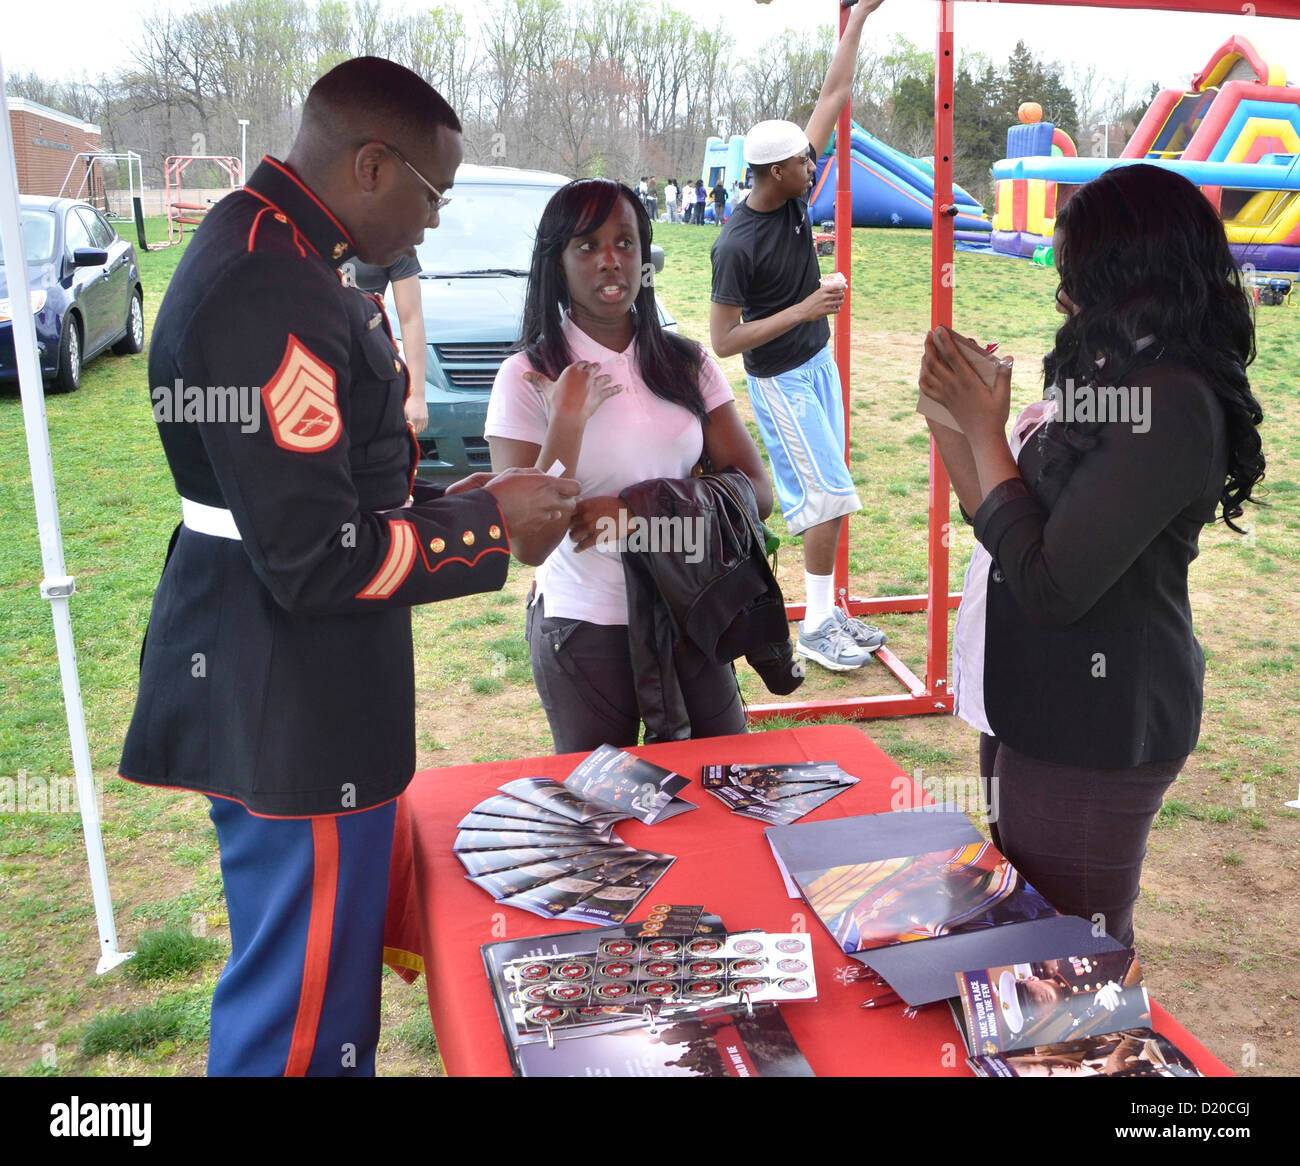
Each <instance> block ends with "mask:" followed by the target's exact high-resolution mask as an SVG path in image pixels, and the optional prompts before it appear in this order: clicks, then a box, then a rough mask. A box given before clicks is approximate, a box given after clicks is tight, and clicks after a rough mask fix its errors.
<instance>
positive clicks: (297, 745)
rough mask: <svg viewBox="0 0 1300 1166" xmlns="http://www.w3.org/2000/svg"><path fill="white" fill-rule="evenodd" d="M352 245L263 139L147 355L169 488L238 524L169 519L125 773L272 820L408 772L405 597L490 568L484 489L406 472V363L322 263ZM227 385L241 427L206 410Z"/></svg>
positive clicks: (409, 458)
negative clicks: (208, 527) (453, 489)
mask: <svg viewBox="0 0 1300 1166" xmlns="http://www.w3.org/2000/svg"><path fill="white" fill-rule="evenodd" d="M354 253H355V252H354V247H353V244H352V240H351V239H350V238H349V236H348V233H347V231H346V230H345V229H344V228H343V227H342V226H341V225H340V224H339V223H338V221H337V220H336V219H335V218H334V216H333V215H331V214H330V212H329V210H328V209H327V208H326V207H325V206H324V205H323V204H322V203H320V202H319V201H318V200H317V199H316V197H315V196H314V195H313V194H312V192H311V191H310V190H309V189H307V187H306V186H305V185H303V183H302V182H301V181H300V180H299V179H298V178H297V176H296V175H295V174H294V173H293V172H292V171H291V170H290V169H289V168H288V167H286V166H284V165H282V164H281V163H279V162H276V161H275V160H274V159H270V158H268V159H266V160H265V161H263V163H262V164H261V166H259V167H258V169H257V171H256V172H255V173H254V174H253V176H252V178H251V179H250V180H249V182H248V184H247V186H246V187H245V188H244V189H243V190H242V191H237V192H235V193H233V194H230V195H227V196H226V197H225V198H223V199H222V200H221V202H219V203H218V204H217V205H216V207H215V208H214V209H213V210H212V211H211V213H210V214H209V215H208V216H207V219H206V220H205V221H204V223H203V225H202V226H201V227H200V228H199V230H198V231H197V232H196V234H195V236H194V238H193V240H192V241H191V243H190V245H189V248H188V250H187V251H186V253H185V255H184V257H183V258H182V259H181V262H180V264H179V265H178V267H177V269H176V274H175V276H174V277H173V279H172V283H171V286H170V288H169V289H168V291H167V296H166V299H165V300H164V302H163V305H162V309H161V311H160V312H159V314H158V319H157V324H156V326H155V328H154V332H153V337H152V341H151V344H150V352H149V383H150V385H152V386H154V400H155V418H157V419H158V431H159V435H160V437H161V438H162V443H163V449H164V451H165V453H166V455H167V461H168V464H169V465H170V467H171V471H172V477H173V479H174V480H175V483H176V489H177V491H178V492H179V493H180V495H181V496H182V498H185V499H189V500H191V501H193V502H196V503H201V504H204V505H206V506H210V507H217V508H220V509H222V510H229V511H230V512H231V514H232V515H233V519H234V523H235V526H236V527H237V528H238V533H239V536H240V537H239V538H238V539H233V538H225V537H220V536H219V535H215V534H208V533H199V532H198V531H197V530H194V529H191V527H190V526H188V525H183V526H181V527H180V528H179V529H178V532H177V536H176V537H175V539H174V544H173V550H172V553H171V555H170V557H169V559H168V561H167V565H166V567H165V569H164V571H163V575H162V580H161V582H160V583H159V585H158V590H157V593H156V595H155V596H154V603H153V612H152V615H151V616H150V622H149V628H148V633H147V636H146V642H145V647H144V651H143V653H142V660H141V674H140V692H139V697H138V700H137V703H136V708H135V714H134V716H133V718H132V720H131V726H130V729H129V730H128V733H127V738H126V745H125V750H124V754H123V758H122V764H121V773H122V775H123V776H124V777H128V778H131V779H133V780H137V781H143V782H147V783H151V784H157V785H169V786H180V787H183V788H187V789H194V790H200V791H203V792H205V793H209V794H215V795H218V796H224V797H232V798H235V799H237V800H239V801H240V802H242V803H243V804H244V805H245V806H246V807H247V808H248V809H249V810H251V811H253V812H254V813H258V814H266V815H272V816H280V815H284V816H299V815H312V814H325V813H340V812H347V811H349V810H356V809H365V808H368V807H370V806H374V805H378V804H380V803H382V802H384V801H387V800H389V799H391V798H393V797H394V796H396V795H397V794H398V793H400V792H401V790H402V789H403V788H404V787H405V786H406V784H407V782H408V781H409V780H410V778H411V775H412V773H413V771H414V768H415V694H414V678H413V669H412V652H411V616H410V608H411V605H412V604H416V603H426V602H429V601H430V600H436V599H447V598H450V597H453V596H459V595H467V594H470V593H473V592H479V591H488V590H495V589H497V588H499V587H500V586H501V585H502V583H503V582H504V581H505V577H506V569H507V566H508V563H509V558H510V555H509V542H508V538H507V534H506V530H505V522H504V520H503V518H502V516H501V511H500V509H499V507H498V506H497V504H496V501H495V500H494V499H493V498H492V496H491V495H490V494H488V493H487V492H486V491H483V490H473V491H469V492H466V493H464V494H460V495H457V496H455V497H452V498H443V497H442V496H441V494H442V492H441V490H440V489H438V488H436V487H431V486H428V485H427V484H425V483H416V482H415V479H414V475H415V466H416V461H417V459H418V447H417V445H416V443H415V439H414V436H413V435H412V433H411V430H410V428H409V426H408V425H407V424H406V420H405V418H404V416H403V403H404V400H405V397H406V393H407V388H408V378H407V375H406V369H405V367H404V366H403V364H402V363H401V361H400V360H399V359H398V355H397V351H396V348H395V346H394V344H393V340H392V335H391V333H390V331H389V329H388V323H387V319H386V317H385V316H384V313H383V310H382V308H381V307H380V305H379V304H378V302H377V301H376V300H375V299H373V298H371V297H369V296H367V295H365V294H364V293H363V292H361V291H359V290H357V289H356V288H349V287H344V286H343V285H342V283H341V281H340V279H339V276H338V273H337V271H336V268H337V266H338V264H339V263H340V262H341V261H343V260H344V259H346V258H348V257H349V256H350V255H352V254H354ZM220 388H224V389H226V390H227V392H226V394H225V396H224V398H223V397H222V396H221V395H220V394H219V393H217V392H214V391H213V390H214V389H220ZM231 388H234V389H235V390H236V392H235V393H234V394H231V393H230V392H229V390H230V389H231ZM159 390H163V392H161V393H160V391H159ZM168 394H171V395H170V396H168ZM182 394H183V395H182ZM241 395H242V396H241ZM237 399H244V400H253V401H255V402H256V404H257V406H258V410H257V413H258V415H257V417H256V419H255V421H254V422H253V423H252V424H249V423H248V422H247V420H243V419H241V418H240V416H239V415H238V410H237V409H234V408H230V409H229V410H224V409H222V408H220V407H219V404H218V403H219V402H220V401H222V400H225V401H227V402H229V401H232V400H237ZM159 401H163V402H171V403H177V402H184V403H185V404H184V407H182V408H179V409H171V408H167V409H159V408H158V407H157V403H158V402H159ZM223 412H224V413H225V414H226V415H225V416H224V417H223V416H222V413H223ZM231 413H234V414H235V415H234V416H233V417H232V416H230V414H231ZM177 414H179V416H177ZM246 416H247V412H246V413H245V417H246ZM168 418H170V419H168ZM412 491H414V497H413V498H412V497H411V496H412ZM408 499H410V502H409V504H408Z"/></svg>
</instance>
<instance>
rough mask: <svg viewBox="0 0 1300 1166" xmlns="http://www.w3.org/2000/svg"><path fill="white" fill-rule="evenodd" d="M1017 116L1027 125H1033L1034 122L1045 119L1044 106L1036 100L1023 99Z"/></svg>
mask: <svg viewBox="0 0 1300 1166" xmlns="http://www.w3.org/2000/svg"><path fill="white" fill-rule="evenodd" d="M1017 116H1018V117H1019V118H1020V120H1021V121H1022V122H1024V123H1025V125H1033V123H1034V122H1036V121H1042V120H1043V107H1042V106H1041V105H1039V104H1038V102H1036V101H1023V102H1021V104H1020V109H1019V110H1018V111H1017Z"/></svg>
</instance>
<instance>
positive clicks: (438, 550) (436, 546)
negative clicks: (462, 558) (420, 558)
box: [429, 538, 447, 555]
mask: <svg viewBox="0 0 1300 1166" xmlns="http://www.w3.org/2000/svg"><path fill="white" fill-rule="evenodd" d="M446 546H447V544H446V543H445V542H444V541H443V540H442V539H440V538H436V539H434V540H433V542H431V543H430V544H429V549H430V550H431V551H432V552H433V553H434V554H435V555H440V554H442V552H443V550H445V549H446Z"/></svg>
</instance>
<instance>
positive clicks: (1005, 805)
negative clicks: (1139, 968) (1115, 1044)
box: [980, 733, 1187, 947]
mask: <svg viewBox="0 0 1300 1166" xmlns="http://www.w3.org/2000/svg"><path fill="white" fill-rule="evenodd" d="M1186 761H1187V758H1186V757H1181V758H1179V759H1178V760H1177V761H1153V762H1150V763H1149V764H1147V765H1139V766H1136V767H1135V768H1133V769H1088V768H1086V767H1084V766H1081V765H1053V764H1051V763H1049V762H1046V761H1036V760H1034V759H1033V758H1032V757H1026V756H1025V755H1024V754H1023V753H1017V752H1016V751H1015V750H1014V749H1011V748H1010V747H1009V746H1007V745H1005V744H1003V743H1002V742H1000V741H999V740H998V739H997V738H996V737H990V736H989V735H988V734H987V733H981V734H980V774H981V781H982V782H983V783H984V792H985V798H986V800H987V804H989V805H990V808H991V809H993V810H994V811H995V813H996V821H994V820H990V822H989V830H990V833H991V834H992V835H993V845H994V846H996V847H997V848H998V849H999V850H1000V851H1002V853H1003V854H1005V855H1006V856H1007V858H1009V859H1010V860H1011V863H1012V865H1013V866H1014V867H1015V868H1016V869H1017V870H1018V871H1020V873H1021V874H1023V875H1024V876H1025V878H1026V879H1028V880H1029V883H1030V885H1031V886H1033V887H1034V889H1035V890H1037V891H1038V892H1039V893H1040V894H1042V896H1043V897H1044V898H1045V899H1046V900H1047V901H1048V902H1049V903H1051V904H1052V906H1053V907H1055V908H1056V909H1057V910H1058V911H1060V912H1061V913H1062V914H1064V915H1081V916H1083V917H1084V918H1085V919H1091V918H1092V917H1093V916H1094V915H1100V916H1101V923H1102V925H1103V926H1104V927H1105V929H1106V931H1107V933H1108V934H1109V935H1110V936H1111V937H1112V938H1113V939H1116V940H1118V941H1119V942H1120V943H1122V944H1124V945H1125V946H1126V947H1132V946H1133V905H1134V904H1135V903H1136V902H1137V897H1138V881H1139V879H1140V878H1141V875H1142V860H1143V859H1144V858H1145V857H1146V852H1147V835H1148V834H1149V833H1150V832H1151V823H1152V821H1153V820H1154V819H1155V816H1156V813H1157V812H1158V811H1159V809H1160V803H1161V801H1162V800H1163V798H1164V794H1165V790H1167V789H1168V788H1169V787H1170V786H1171V785H1172V784H1173V781H1174V778H1176V777H1177V776H1178V773H1179V771H1180V770H1181V769H1182V768H1183V765H1184V763H1185V762H1186ZM990 777H991V778H992V779H993V780H994V782H995V783H996V784H995V785H994V787H993V788H992V789H990V787H989V779H990ZM994 803H996V804H994ZM992 817H993V815H992V814H991V815H990V818H991V819H992Z"/></svg>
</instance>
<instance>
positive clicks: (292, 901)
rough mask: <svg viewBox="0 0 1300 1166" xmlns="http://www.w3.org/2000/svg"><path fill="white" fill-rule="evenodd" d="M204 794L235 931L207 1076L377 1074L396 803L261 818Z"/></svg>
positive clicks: (218, 997)
mask: <svg viewBox="0 0 1300 1166" xmlns="http://www.w3.org/2000/svg"><path fill="white" fill-rule="evenodd" d="M209 800H210V801H211V802H212V811H211V817H212V822H213V825H215V826H216V828H217V842H218V844H219V845H220V848H221V876H222V879H223V880H224V882H225V892H226V905H227V909H228V910H229V913H230V942H231V952H230V959H229V960H227V961H226V966H225V969H224V970H223V971H222V973H221V979H220V981H218V983H217V990H216V992H215V994H214V995H213V997H212V1028H211V1037H210V1042H209V1048H208V1074H209V1076H214V1077H279V1076H286V1077H301V1076H311V1077H351V1076H355V1077H362V1076H373V1075H374V1072H375V1046H376V1045H377V1044H378V1041H379V997H380V977H381V975H382V973H383V946H384V915H385V910H386V904H387V899H388V865H389V860H390V857H391V855H392V847H393V822H394V820H395V816H396V812H397V803H396V802H395V801H392V802H388V803H386V804H384V805H382V806H377V807H375V808H374V809H371V810H361V811H357V812H355V813H351V814H339V815H326V816H323V817H316V818H260V817H257V816H256V815H254V814H250V813H249V812H248V811H247V810H246V809H245V808H244V807H243V806H242V805H240V804H239V803H238V802H235V801H230V800H228V799H225V798H211V799H209Z"/></svg>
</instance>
